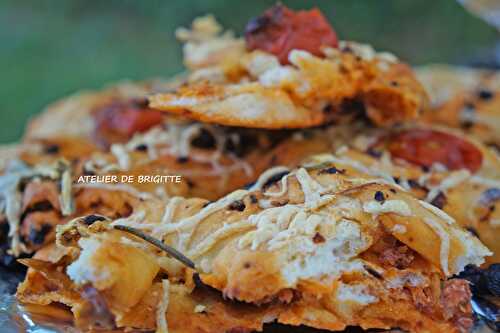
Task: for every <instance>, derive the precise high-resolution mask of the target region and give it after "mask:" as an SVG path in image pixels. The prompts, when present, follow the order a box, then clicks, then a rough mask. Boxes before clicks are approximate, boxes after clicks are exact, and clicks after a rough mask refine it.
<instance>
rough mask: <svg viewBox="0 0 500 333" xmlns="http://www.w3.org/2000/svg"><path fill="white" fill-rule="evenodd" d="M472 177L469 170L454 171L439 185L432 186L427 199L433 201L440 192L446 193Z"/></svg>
mask: <svg viewBox="0 0 500 333" xmlns="http://www.w3.org/2000/svg"><path fill="white" fill-rule="evenodd" d="M469 177H470V172H469V171H468V170H465V169H464V170H459V171H455V172H452V173H451V174H450V175H449V176H448V177H446V178H445V179H444V180H443V181H441V183H440V184H439V185H438V186H435V187H432V188H431V190H430V191H429V193H427V197H426V198H425V201H427V202H432V200H434V199H435V198H436V197H437V196H438V195H439V193H440V192H443V193H446V191H447V190H448V189H450V188H452V187H455V186H457V185H458V184H460V183H462V182H464V181H465V180H467V179H468V178H469Z"/></svg>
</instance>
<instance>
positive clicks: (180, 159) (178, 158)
mask: <svg viewBox="0 0 500 333" xmlns="http://www.w3.org/2000/svg"><path fill="white" fill-rule="evenodd" d="M187 161H189V157H187V156H180V157H177V163H181V164H182V163H186V162H187Z"/></svg>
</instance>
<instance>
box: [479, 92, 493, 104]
mask: <svg viewBox="0 0 500 333" xmlns="http://www.w3.org/2000/svg"><path fill="white" fill-rule="evenodd" d="M493 95H494V94H493V92H492V91H490V90H485V89H482V90H479V91H478V93H477V96H478V97H479V98H480V99H483V100H485V101H486V100H489V99H492V98H493Z"/></svg>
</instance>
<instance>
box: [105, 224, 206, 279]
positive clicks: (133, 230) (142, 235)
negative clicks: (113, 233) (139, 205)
mask: <svg viewBox="0 0 500 333" xmlns="http://www.w3.org/2000/svg"><path fill="white" fill-rule="evenodd" d="M113 228H114V229H117V230H121V231H125V232H128V233H130V234H132V235H134V236H137V237H139V238H141V239H143V240H145V241H146V242H148V243H150V244H152V245H154V246H156V247H157V248H159V249H161V250H163V251H165V252H167V253H168V254H169V255H170V256H171V257H173V258H175V259H177V260H179V261H180V262H181V263H183V264H184V265H186V266H187V267H189V268H192V269H196V267H195V264H194V262H193V261H192V260H191V259H189V258H188V257H186V256H185V255H183V254H182V253H180V252H179V251H177V250H176V249H174V248H173V247H171V246H168V245H166V244H164V243H163V242H162V241H161V240H159V239H156V238H154V237H151V236H149V235H147V234H145V233H144V232H142V231H140V230H138V229H136V228H132V227H129V226H125V225H115V226H113Z"/></svg>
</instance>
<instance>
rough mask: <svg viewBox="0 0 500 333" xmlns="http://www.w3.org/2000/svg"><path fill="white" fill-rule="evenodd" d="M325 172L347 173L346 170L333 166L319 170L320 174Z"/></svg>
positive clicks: (331, 173)
mask: <svg viewBox="0 0 500 333" xmlns="http://www.w3.org/2000/svg"><path fill="white" fill-rule="evenodd" d="M325 173H327V174H330V175H333V174H336V173H340V174H343V173H345V170H342V169H337V168H336V167H331V168H326V169H322V170H321V171H320V172H319V174H320V175H322V174H325Z"/></svg>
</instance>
